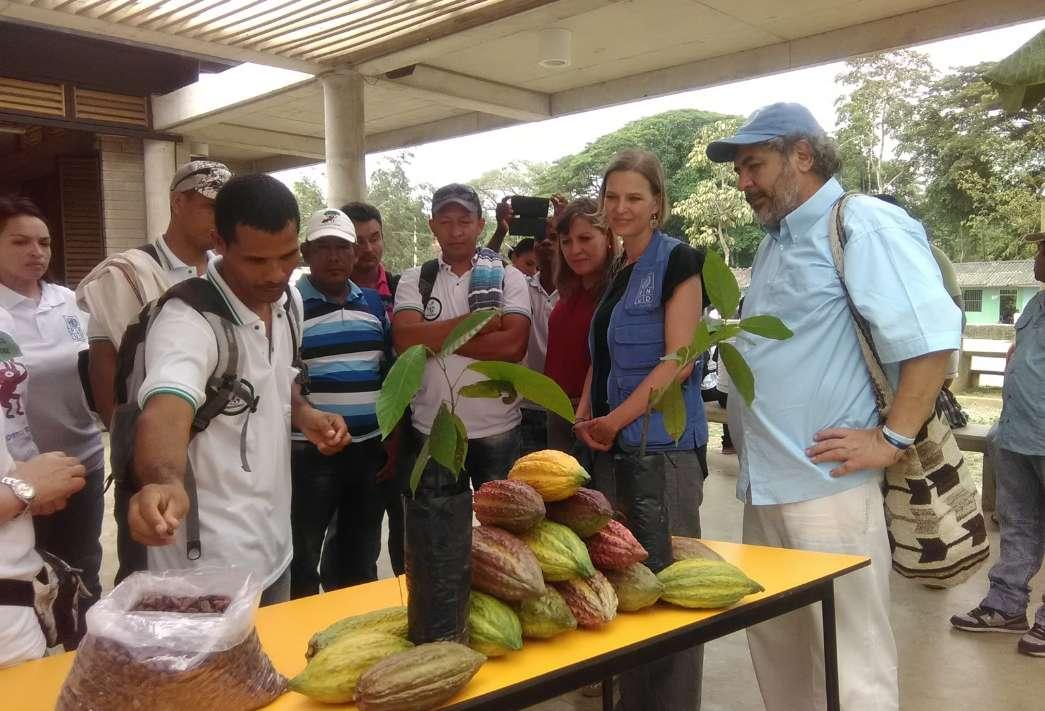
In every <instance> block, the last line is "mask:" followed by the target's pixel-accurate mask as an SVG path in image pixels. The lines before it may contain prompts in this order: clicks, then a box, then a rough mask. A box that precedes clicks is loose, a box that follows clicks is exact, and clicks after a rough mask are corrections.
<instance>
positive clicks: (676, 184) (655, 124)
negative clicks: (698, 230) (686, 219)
mask: <svg viewBox="0 0 1045 711" xmlns="http://www.w3.org/2000/svg"><path fill="white" fill-rule="evenodd" d="M722 118H725V116H723V115H721V114H716V113H711V112H708V111H698V110H696V109H678V110H675V111H666V112H664V113H661V114H657V115H655V116H648V117H646V118H642V119H638V120H637V121H632V122H631V123H628V124H626V125H624V126H622V127H621V128H619V129H618V130H616V131H614V132H612V133H607V134H606V135H604V136H600V137H599V138H597V139H595V140H594V141H592V142H591V143H589V144H588V145H587V146H585V148H584V150H582V151H580V152H578V153H574V154H572V155H568V156H564V157H562V158H560V159H559V160H557V161H555V162H554V163H552V164H551V166H549V167H548V169H547V170H545V171H543V172H541V173H540V174H539V175H538V176H537V178H536V179H535V181H534V185H535V188H536V192H537V193H538V194H540V195H551V194H552V193H562V194H563V195H568V196H571V197H573V196H577V195H595V194H596V193H598V190H599V184H600V183H601V182H602V173H603V171H604V170H605V169H606V166H607V165H609V162H610V159H612V158H613V156H614V154H616V153H618V152H620V151H623V150H626V149H628V148H641V149H643V150H647V151H650V152H652V153H653V154H654V155H656V156H657V157H658V158H659V159H660V162H661V163H662V164H663V165H664V173H665V175H666V177H667V181H668V201H669V203H670V204H675V203H676V202H678V201H680V200H683V199H684V198H685V197H687V196H688V195H690V194H691V193H692V192H693V190H694V187H695V186H696V184H697V183H698V182H699V181H700V180H701V179H703V178H705V177H707V176H706V175H704V174H701V173H699V172H698V171H696V170H695V169H693V168H692V167H690V166H689V164H688V163H689V154H690V151H691V150H692V149H693V136H694V134H695V133H696V132H697V131H698V130H699V129H700V128H701V127H702V126H705V125H706V124H709V123H712V122H714V121H717V120H719V119H722ZM682 228H683V224H682V218H680V217H678V216H672V217H671V218H670V219H669V220H668V221H667V223H666V224H665V225H664V229H665V231H667V232H669V233H673V234H681V232H682Z"/></svg>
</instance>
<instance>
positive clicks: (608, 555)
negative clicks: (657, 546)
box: [585, 521, 649, 570]
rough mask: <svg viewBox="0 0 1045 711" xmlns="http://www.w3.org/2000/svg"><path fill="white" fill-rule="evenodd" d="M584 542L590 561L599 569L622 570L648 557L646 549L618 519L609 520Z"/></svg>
mask: <svg viewBox="0 0 1045 711" xmlns="http://www.w3.org/2000/svg"><path fill="white" fill-rule="evenodd" d="M585 543H587V544H588V555H590V556H591V562H592V563H594V564H595V567H596V568H598V569H599V570H624V569H625V568H627V567H628V566H629V565H632V564H633V563H641V562H642V561H644V560H646V559H647V558H649V553H647V552H646V549H645V548H643V547H642V544H641V543H639V542H638V541H637V540H635V536H633V535H632V534H631V531H629V530H628V527H627V526H625V525H624V524H623V523H621V522H620V521H610V522H609V523H607V524H606V525H605V526H604V527H603V528H602V530H600V531H598V532H596V533H595V535H594V536H592V537H591V538H589V539H588V540H587V541H585Z"/></svg>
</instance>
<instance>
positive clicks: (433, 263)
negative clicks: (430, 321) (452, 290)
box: [417, 259, 439, 313]
mask: <svg viewBox="0 0 1045 711" xmlns="http://www.w3.org/2000/svg"><path fill="white" fill-rule="evenodd" d="M438 276H439V261H438V260H436V259H429V260H428V261H427V262H425V263H424V264H422V265H421V274H420V276H418V278H417V290H418V291H419V292H420V293H421V312H422V313H424V312H425V311H427V310H428V302H429V300H431V298H432V289H434V288H435V280H436V278H437V277H438Z"/></svg>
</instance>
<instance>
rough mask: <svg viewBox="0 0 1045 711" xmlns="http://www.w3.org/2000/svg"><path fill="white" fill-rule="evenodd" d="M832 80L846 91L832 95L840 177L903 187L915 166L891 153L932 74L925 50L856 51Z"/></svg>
mask: <svg viewBox="0 0 1045 711" xmlns="http://www.w3.org/2000/svg"><path fill="white" fill-rule="evenodd" d="M845 66H846V70H845V71H844V72H843V73H841V74H839V75H838V76H836V77H835V80H836V81H838V82H839V83H841V84H842V85H843V86H845V87H848V88H849V92H848V93H847V94H845V95H843V96H840V97H838V98H837V99H836V100H835V110H836V118H837V122H838V134H837V136H836V138H837V141H838V145H839V152H840V154H841V158H842V164H843V172H842V176H841V178H842V182H843V183H844V184H846V185H847V186H850V187H852V188H854V189H859V190H861V191H863V192H868V193H886V192H888V193H904V192H908V193H909V190H907V188H908V186H909V185H910V183H911V182H912V179H913V172H912V171H911V170H910V163H909V162H908V161H905V160H902V159H900V160H895V159H891V157H892V154H893V151H894V149H895V148H896V146H897V139H898V135H899V132H900V130H901V129H902V128H903V127H904V126H907V125H908V124H909V123H910V122H911V120H912V118H913V116H914V114H915V112H916V111H917V106H918V102H919V101H920V100H921V99H922V98H923V97H924V96H925V95H926V91H927V88H928V86H929V85H930V84H931V82H932V80H933V78H934V70H933V68H932V64H931V63H930V61H929V57H928V55H925V54H923V53H921V52H915V51H913V50H906V49H905V50H899V51H896V52H880V53H876V54H870V55H866V56H863V57H855V58H853V59H850V60H849V61H847V62H846V64H845Z"/></svg>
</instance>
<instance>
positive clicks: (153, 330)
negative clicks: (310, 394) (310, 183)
mask: <svg viewBox="0 0 1045 711" xmlns="http://www.w3.org/2000/svg"><path fill="white" fill-rule="evenodd" d="M299 219H300V218H299V214H298V207H297V202H296V201H295V199H294V196H293V194H292V193H291V192H290V191H289V190H288V189H287V188H286V187H285V186H284V185H283V184H282V183H280V182H279V181H277V180H275V179H274V178H271V177H269V176H266V175H246V176H241V177H237V178H234V179H232V180H231V181H229V183H228V184H227V185H225V187H223V188H222V189H221V192H219V193H218V197H217V199H216V200H215V205H214V221H215V226H216V228H217V232H218V237H219V239H218V244H217V250H216V251H217V253H218V255H220V256H219V258H218V259H216V260H214V261H212V262H211V263H210V265H209V266H208V269H207V275H206V277H205V279H203V280H199V282H195V283H192V284H190V287H192V288H194V289H199V290H200V291H202V292H203V293H205V294H206V295H207V296H208V297H209V298H210V301H211V303H213V304H215V306H216V308H217V310H219V311H221V312H222V313H223V314H224V315H223V316H222V318H223V323H224V324H225V325H228V326H231V336H230V342H231V341H232V340H233V339H234V342H235V347H236V350H237V351H238V359H237V362H238V365H237V367H236V377H237V379H238V382H237V383H236V386H235V392H236V395H235V396H234V397H232V398H231V399H230V400H229V401H228V402H227V403H226V404H225V406H224V408H223V409H222V411H221V412H220V413H219V414H218V415H216V416H215V417H214V418H213V419H212V420H210V422H209V425H208V426H207V427H206V428H205V429H203V430H202V431H199V432H196V433H195V434H194V433H193V430H192V425H193V420H194V418H195V417H196V416H197V414H198V411H199V409H200V408H201V407H202V406H203V405H204V403H205V402H207V392H208V385H211V384H212V383H210V382H209V381H211V380H212V377H213V373H214V372H215V369H216V366H217V363H218V356H219V350H218V343H217V341H216V335H215V330H214V328H213V327H212V326H211V324H210V323H208V321H207V320H206V318H205V317H204V316H203V315H202V313H201V312H200V311H197V310H196V309H195V308H193V307H192V306H190V305H189V304H188V303H186V302H185V301H184V300H181V299H178V298H174V299H172V300H170V301H168V302H167V303H166V304H164V306H163V307H162V310H161V311H160V312H159V314H158V315H156V316H155V317H154V320H153V321H152V323H151V324H150V328H149V331H148V336H147V338H146V341H145V373H146V375H145V380H144V382H143V383H142V386H141V389H140V390H139V392H138V402H139V405H140V406H141V409H142V412H141V415H140V417H139V418H138V422H137V429H136V436H135V447H134V450H135V459H134V472H135V475H136V477H137V479H138V481H139V483H140V484H141V485H142V486H141V489H140V491H138V493H136V494H135V495H134V497H133V498H132V499H131V502H130V507H129V512H128V522H129V525H130V528H131V533H132V535H133V537H134V539H135V540H137V541H138V542H139V543H142V544H144V545H146V546H149V550H148V556H147V558H148V569H149V570H151V571H162V570H169V569H177V568H187V567H192V566H196V565H219V566H232V565H236V566H242V567H245V568H248V569H250V570H251V571H252V572H253V573H254V575H255V577H256V579H257V580H258V581H260V582H261V583H262V585H263V586H264V590H263V592H262V596H261V603H262V604H263V605H264V604H269V603H274V602H281V601H284V600H288V599H289V598H290V559H291V552H292V545H291V529H290V501H291V486H290V482H291V477H290V426H291V423H292V422H293V424H294V426H295V427H296V428H297V429H298V430H299V431H300V432H301V433H302V434H303V435H304V436H305V437H306V438H307V439H308V440H309V441H311V442H312V443H313V444H315V445H316V446H317V447H318V449H319V451H320V452H321V453H323V454H333V453H335V452H338V451H340V450H341V449H343V448H344V447H345V446H346V445H347V444H348V443H349V441H350V439H351V438H350V436H349V434H348V430H347V428H346V426H345V422H344V420H343V419H342V418H341V416H340V415H336V414H333V413H328V412H322V411H320V410H317V409H316V408H314V407H312V405H311V404H309V402H308V401H307V400H306V399H305V398H304V396H303V395H302V393H301V391H300V386H299V384H298V383H297V382H296V380H297V376H298V373H299V367H298V366H299V360H298V348H299V347H300V341H301V323H302V320H303V316H302V306H301V296H300V295H299V294H298V292H297V290H296V289H293V288H288V282H289V280H290V276H291V273H292V272H293V270H294V268H295V267H296V266H297V264H298V222H299ZM200 282H202V283H200ZM186 284H189V283H188V282H186ZM184 286H185V284H182V285H181V286H180V287H179V289H180V288H182V287H184ZM229 352H231V349H229ZM190 492H195V493H196V502H197V507H198V514H199V516H198V522H197V520H196V517H195V516H194V515H191V514H192V513H193V507H192V506H191V503H192V500H191V498H190ZM196 528H198V531H197V530H195V529H196ZM186 529H190V531H191V532H190V531H186ZM190 543H191V544H195V547H194V545H190Z"/></svg>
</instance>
